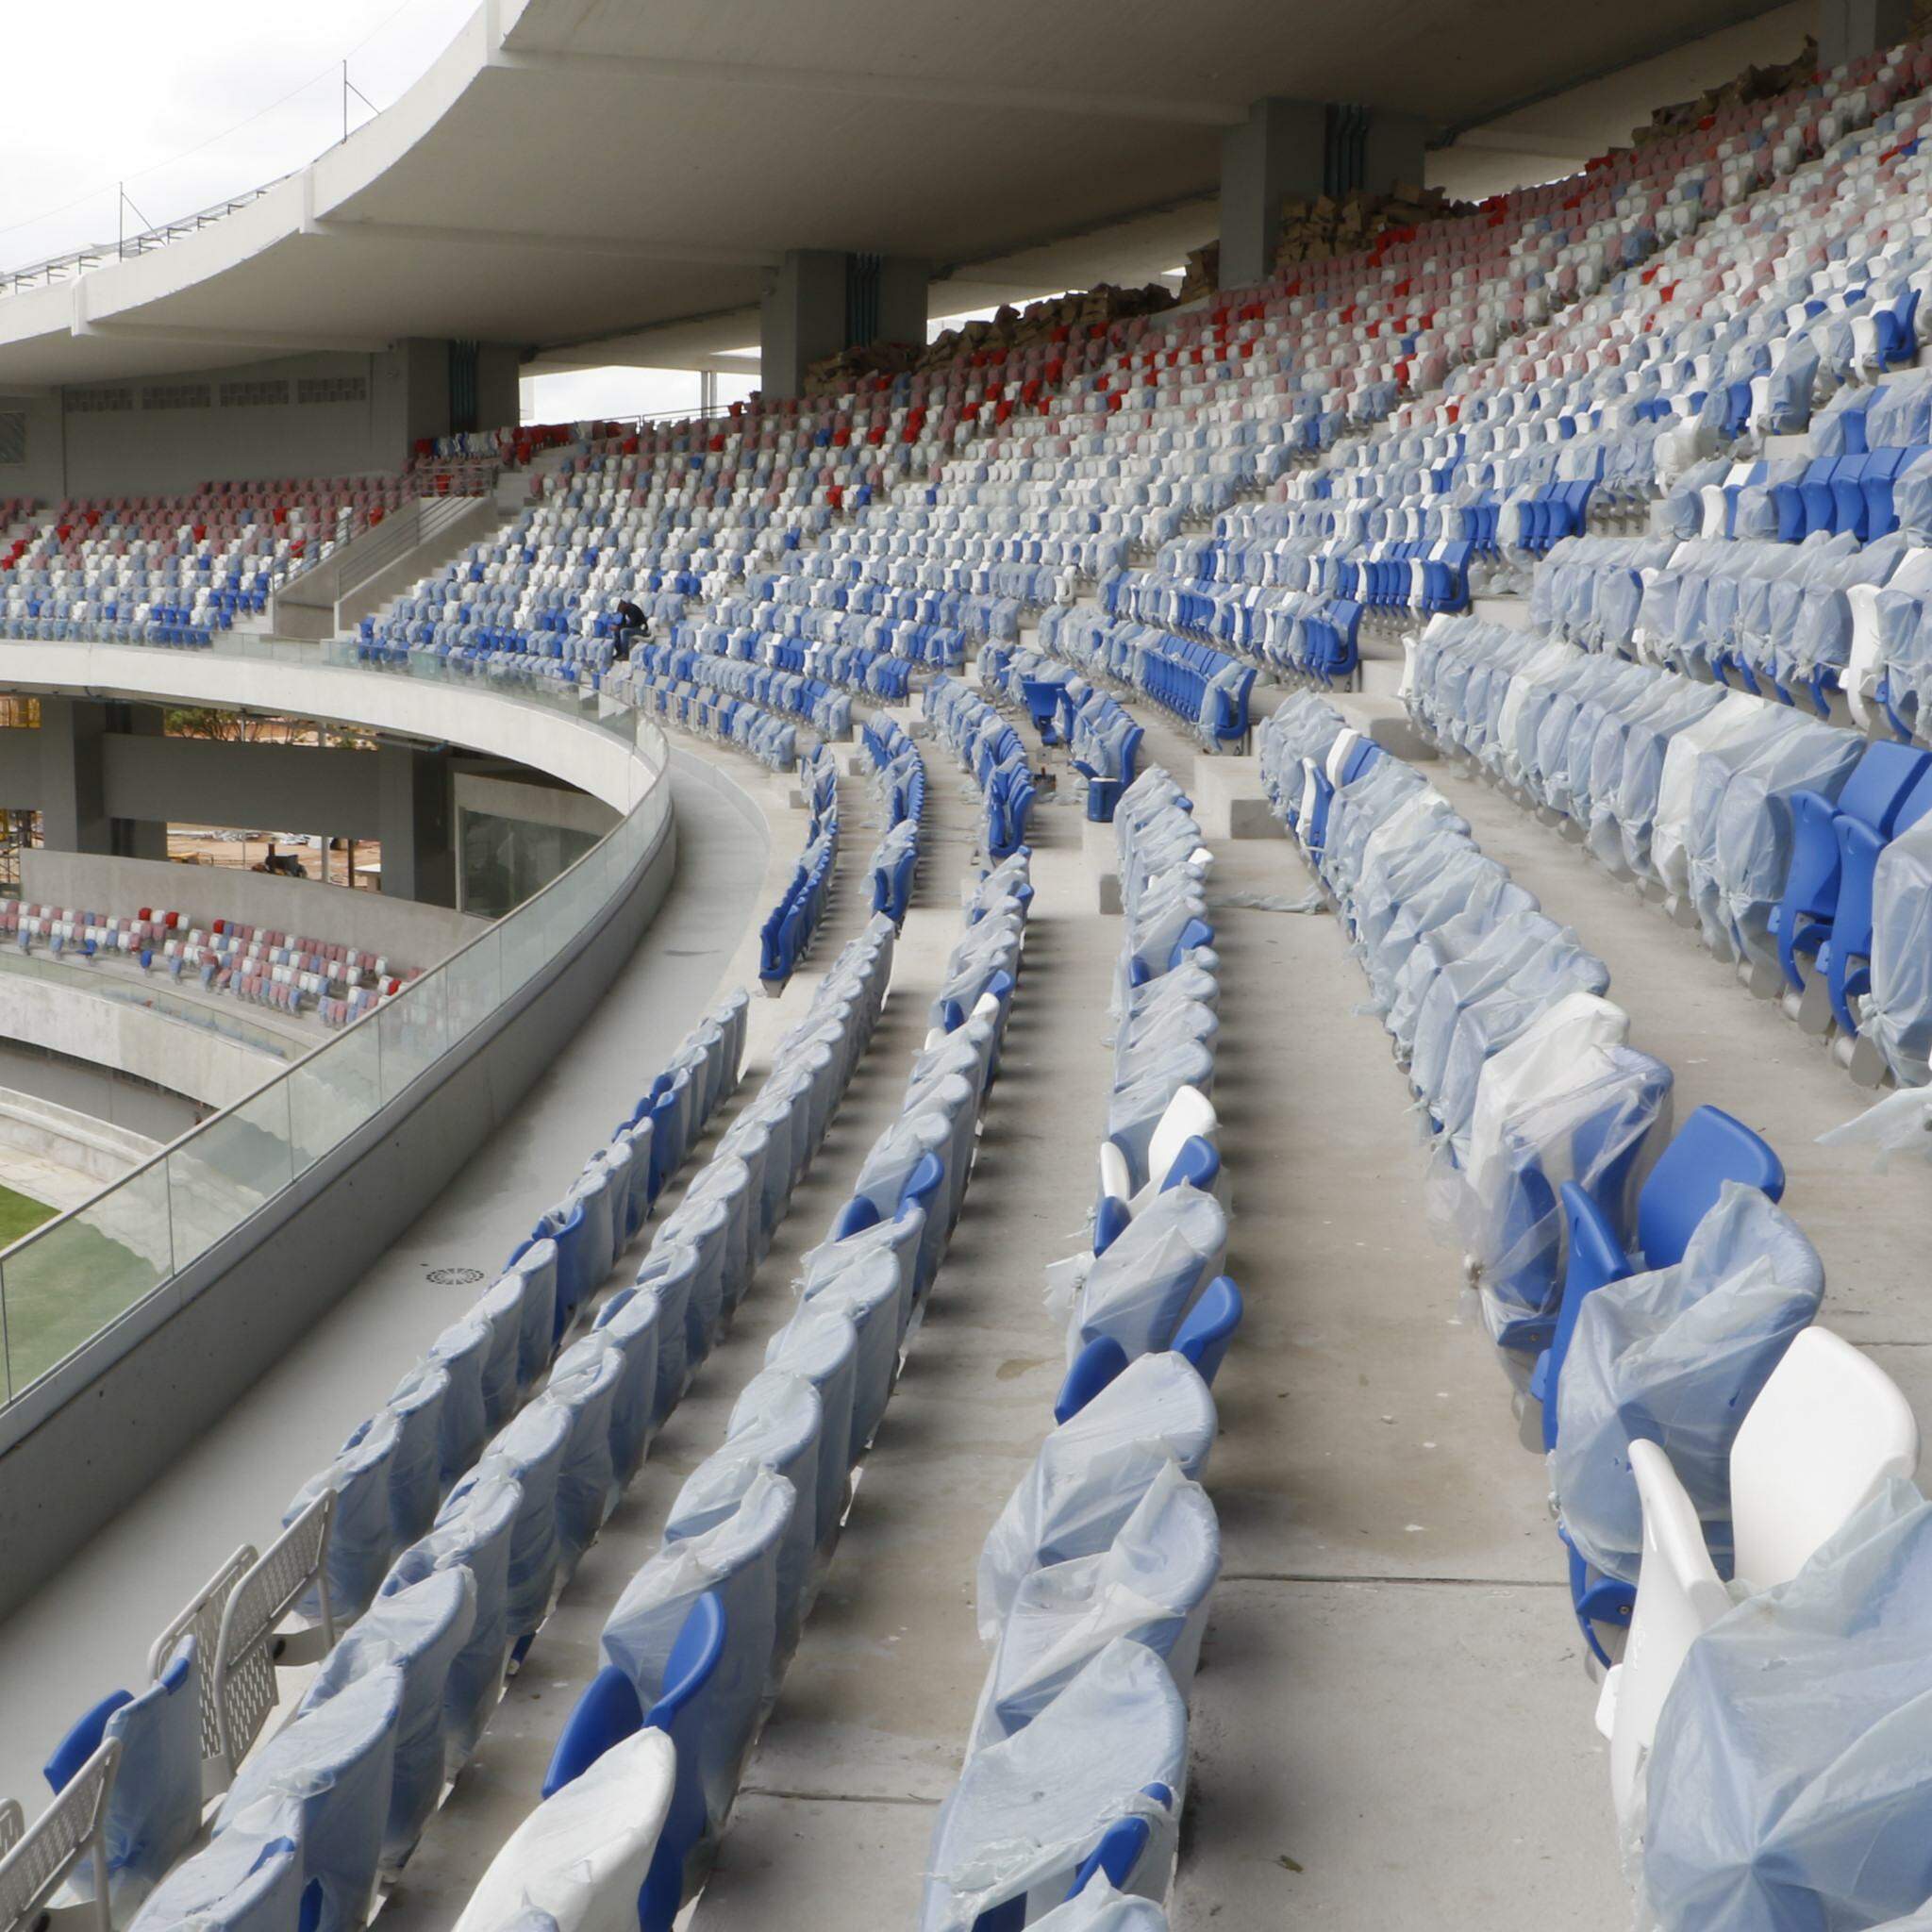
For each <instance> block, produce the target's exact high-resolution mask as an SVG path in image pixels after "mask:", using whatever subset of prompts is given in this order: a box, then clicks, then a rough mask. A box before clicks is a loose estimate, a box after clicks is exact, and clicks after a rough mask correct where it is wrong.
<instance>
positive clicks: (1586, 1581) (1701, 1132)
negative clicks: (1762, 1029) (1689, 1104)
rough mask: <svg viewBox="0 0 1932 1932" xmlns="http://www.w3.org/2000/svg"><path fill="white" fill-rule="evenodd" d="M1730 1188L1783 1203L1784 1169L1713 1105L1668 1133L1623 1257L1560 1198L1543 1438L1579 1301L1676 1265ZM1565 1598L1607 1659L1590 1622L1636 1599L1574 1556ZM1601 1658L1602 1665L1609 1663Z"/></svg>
mask: <svg viewBox="0 0 1932 1932" xmlns="http://www.w3.org/2000/svg"><path fill="white" fill-rule="evenodd" d="M1727 1182H1737V1183H1740V1184H1741V1185H1743V1186H1746V1187H1755V1188H1757V1189H1760V1190H1761V1191H1763V1192H1764V1194H1765V1195H1766V1196H1768V1197H1769V1198H1770V1199H1771V1200H1773V1201H1776V1200H1779V1199H1781V1198H1782V1197H1783V1194H1784V1191H1785V1170H1784V1163H1783V1162H1782V1161H1780V1160H1779V1159H1778V1158H1777V1155H1776V1153H1775V1152H1774V1149H1773V1148H1772V1146H1771V1145H1770V1143H1769V1142H1768V1141H1765V1140H1764V1139H1763V1138H1762V1137H1761V1136H1759V1135H1757V1134H1755V1133H1753V1132H1752V1130H1751V1129H1750V1128H1749V1127H1747V1126H1745V1125H1744V1124H1743V1123H1742V1122H1741V1121H1739V1120H1736V1119H1734V1118H1733V1117H1732V1116H1731V1115H1729V1114H1727V1113H1725V1112H1724V1111H1723V1109H1722V1108H1715V1107H1700V1108H1697V1109H1696V1111H1695V1112H1694V1113H1692V1114H1691V1117H1690V1118H1689V1119H1688V1120H1687V1121H1685V1123H1684V1124H1683V1125H1682V1126H1681V1127H1679V1128H1678V1130H1677V1132H1676V1133H1675V1135H1674V1136H1673V1138H1672V1141H1671V1144H1670V1145H1669V1146H1668V1147H1667V1148H1665V1150H1664V1152H1663V1154H1662V1155H1661V1156H1660V1157H1659V1158H1658V1160H1657V1165H1656V1166H1655V1167H1654V1168H1652V1169H1651V1171H1650V1174H1649V1176H1648V1177H1647V1178H1646V1179H1645V1181H1644V1183H1643V1187H1642V1190H1641V1192H1640V1193H1639V1195H1638V1198H1637V1248H1636V1252H1635V1253H1634V1254H1626V1253H1625V1252H1624V1248H1623V1245H1622V1243H1621V1242H1620V1241H1619V1240H1618V1238H1617V1231H1616V1229H1615V1228H1614V1227H1613V1226H1612V1225H1611V1224H1610V1223H1609V1221H1608V1219H1607V1217H1606V1215H1605V1214H1604V1212H1603V1209H1602V1208H1599V1207H1598V1206H1597V1204H1596V1203H1595V1202H1594V1201H1593V1200H1591V1197H1590V1196H1589V1195H1588V1194H1586V1193H1585V1192H1584V1191H1583V1190H1582V1189H1580V1188H1578V1187H1577V1186H1576V1185H1575V1184H1574V1182H1565V1183H1564V1185H1563V1187H1562V1189H1561V1191H1560V1193H1561V1199H1562V1204H1563V1212H1564V1218H1565V1220H1566V1222H1567V1223H1568V1233H1569V1244H1570V1245H1569V1265H1568V1268H1567V1271H1566V1273H1565V1274H1564V1279H1563V1300H1562V1304H1561V1307H1559V1308H1558V1310H1557V1327H1556V1333H1555V1336H1554V1337H1553V1339H1552V1340H1551V1342H1550V1345H1549V1347H1548V1348H1547V1349H1545V1350H1544V1351H1543V1353H1542V1355H1541V1357H1538V1360H1537V1364H1536V1369H1535V1371H1534V1373H1533V1374H1532V1375H1531V1377H1530V1393H1531V1394H1532V1395H1533V1396H1534V1397H1536V1399H1537V1400H1538V1401H1539V1402H1540V1403H1541V1405H1542V1417H1541V1421H1542V1441H1543V1448H1544V1450H1545V1451H1546V1452H1547V1451H1549V1450H1552V1449H1554V1448H1555V1447H1556V1445H1557V1409H1558V1406H1559V1405H1558V1399H1557V1398H1558V1391H1559V1388H1560V1385H1561V1379H1562V1372H1563V1358H1564V1357H1565V1356H1566V1355H1567V1354H1568V1352H1569V1348H1570V1342H1571V1339H1572V1337H1573V1336H1574V1333H1575V1329H1576V1322H1577V1317H1578V1315H1579V1313H1580V1312H1581V1310H1582V1307H1583V1305H1584V1303H1585V1302H1586V1301H1587V1300H1588V1298H1589V1297H1590V1295H1591V1293H1593V1292H1594V1291H1596V1290H1597V1289H1599V1288H1602V1287H1604V1286H1605V1285H1606V1284H1607V1283H1608V1282H1612V1281H1622V1280H1624V1278H1625V1277H1627V1276H1628V1275H1630V1274H1636V1273H1638V1272H1640V1271H1648V1270H1655V1269H1658V1268H1670V1267H1674V1266H1675V1265H1676V1263H1677V1262H1679V1261H1681V1260H1682V1259H1683V1257H1684V1249H1685V1247H1686V1245H1687V1244H1688V1243H1689V1241H1690V1239H1691V1235H1692V1233H1693V1232H1695V1230H1696V1227H1697V1224H1698V1223H1699V1222H1700V1221H1702V1220H1703V1219H1704V1217H1705V1215H1706V1214H1707V1212H1708V1211H1709V1210H1710V1209H1711V1208H1713V1207H1714V1206H1715V1205H1716V1204H1717V1199H1718V1196H1719V1194H1720V1193H1721V1192H1722V1191H1723V1190H1724V1186H1725V1184H1726V1183H1727ZM1570 1557H1571V1595H1572V1605H1573V1607H1574V1609H1575V1611H1576V1617H1577V1622H1578V1624H1579V1625H1580V1626H1581V1628H1582V1631H1583V1635H1584V1639H1585V1641H1587V1642H1588V1643H1589V1644H1590V1646H1591V1650H1592V1651H1594V1652H1595V1653H1596V1655H1597V1656H1598V1657H1605V1652H1604V1649H1603V1645H1602V1642H1601V1641H1600V1640H1599V1639H1598V1637H1597V1635H1596V1631H1595V1628H1594V1625H1596V1624H1627V1623H1628V1622H1629V1617H1630V1610H1631V1607H1632V1605H1633V1603H1634V1602H1635V1592H1634V1591H1633V1590H1632V1589H1631V1587H1630V1586H1629V1585H1627V1584H1624V1583H1621V1582H1618V1581H1616V1580H1615V1579H1607V1578H1600V1577H1597V1576H1595V1575H1594V1574H1593V1573H1591V1572H1590V1571H1589V1570H1588V1568H1587V1566H1586V1565H1585V1564H1584V1563H1583V1562H1582V1559H1581V1558H1580V1557H1577V1556H1576V1553H1575V1552H1574V1550H1572V1551H1571V1552H1570ZM1606 1660H1607V1658H1606Z"/></svg>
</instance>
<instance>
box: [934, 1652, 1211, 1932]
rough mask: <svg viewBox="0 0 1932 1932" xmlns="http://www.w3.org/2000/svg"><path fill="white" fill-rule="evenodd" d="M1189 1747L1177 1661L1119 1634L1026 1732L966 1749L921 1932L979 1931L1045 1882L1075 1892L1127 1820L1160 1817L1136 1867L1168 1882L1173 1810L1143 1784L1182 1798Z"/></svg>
mask: <svg viewBox="0 0 1932 1932" xmlns="http://www.w3.org/2000/svg"><path fill="white" fill-rule="evenodd" d="M1187 1747H1188V1713H1187V1707H1186V1706H1185V1705H1184V1704H1183V1703H1182V1701H1181V1696H1180V1692H1179V1691H1176V1690H1175V1689H1174V1679H1173V1678H1172V1677H1171V1676H1170V1675H1169V1674H1168V1671H1167V1666H1166V1665H1165V1664H1164V1663H1162V1662H1161V1660H1160V1659H1159V1658H1158V1657H1156V1656H1155V1655H1154V1653H1153V1652H1152V1651H1151V1650H1148V1649H1147V1648H1146V1647H1145V1646H1144V1645H1142V1644H1139V1643H1134V1642H1130V1641H1128V1640H1127V1639H1125V1638H1118V1639H1116V1640H1115V1641H1113V1642H1112V1643H1109V1644H1108V1647H1107V1648H1106V1649H1105V1650H1103V1651H1102V1652H1101V1653H1100V1655H1099V1656H1098V1657H1094V1658H1093V1659H1092V1661H1091V1663H1089V1664H1088V1665H1087V1667H1086V1668H1085V1669H1084V1670H1083V1671H1081V1672H1080V1674H1078V1676H1076V1677H1075V1678H1074V1681H1073V1682H1072V1683H1071V1684H1069V1685H1068V1686H1067V1688H1066V1689H1065V1690H1064V1691H1062V1692H1061V1693H1060V1695H1059V1696H1058V1698H1056V1699H1055V1700H1054V1702H1053V1703H1052V1704H1051V1705H1049V1706H1048V1707H1047V1708H1046V1709H1045V1710H1044V1711H1043V1712H1042V1713H1041V1715H1040V1717H1039V1718H1038V1719H1036V1720H1035V1721H1034V1722H1033V1723H1032V1724H1028V1725H1027V1726H1026V1728H1025V1729H1024V1730H1023V1731H1021V1732H1019V1733H1017V1734H1016V1735H1015V1736H1013V1737H1011V1738H1008V1739H1006V1740H1003V1741H1002V1742H1000V1743H997V1744H990V1745H988V1746H986V1747H985V1748H984V1749H982V1750H978V1751H975V1752H974V1753H973V1755H972V1756H971V1757H968V1758H967V1760H966V1765H965V1768H964V1769H963V1770H962V1771H961V1773H960V1774H959V1782H958V1786H957V1787H956V1788H955V1790H954V1791H953V1794H952V1796H951V1797H949V1798H948V1799H947V1800H946V1802H945V1805H944V1807H943V1808H942V1809H941V1812H940V1816H939V1821H938V1823H937V1824H936V1825H935V1826H934V1829H933V1837H932V1852H931V1856H930V1857H929V1859H928V1863H927V1873H928V1875H927V1878H926V1886H925V1895H924V1899H923V1901H922V1903H921V1907H920V1915H919V1923H920V1926H921V1928H922V1932H968V1928H969V1927H971V1926H972V1924H974V1921H975V1920H976V1919H977V1918H978V1917H979V1915H980V1913H981V1912H983V1911H986V1910H988V1909H990V1908H991V1907H993V1906H996V1905H999V1904H1001V1903H1003V1902H1004V1901H1006V1900H1008V1899H1010V1898H1017V1897H1020V1896H1022V1895H1023V1894H1025V1893H1028V1892H1034V1891H1036V1890H1037V1893H1038V1897H1039V1898H1040V1900H1041V1902H1044V1900H1045V1899H1046V1898H1047V1897H1048V1896H1049V1895H1050V1892H1051V1895H1053V1896H1056V1897H1060V1896H1064V1894H1065V1891H1066V1889H1067V1885H1068V1883H1069V1881H1070V1880H1071V1878H1072V1875H1073V1873H1074V1868H1075V1867H1076V1866H1077V1865H1078V1864H1079V1862H1080V1860H1081V1859H1082V1858H1083V1857H1086V1855H1087V1853H1088V1852H1090V1851H1091V1849H1092V1848H1093V1846H1094V1844H1095V1843H1097V1842H1098V1840H1099V1839H1100V1838H1101V1836H1102V1834H1103V1833H1104V1832H1105V1831H1106V1830H1107V1828H1108V1825H1110V1824H1114V1823H1115V1822H1116V1821H1117V1820H1120V1819H1123V1818H1132V1817H1144V1818H1146V1819H1148V1820H1149V1821H1150V1822H1151V1823H1152V1824H1153V1826H1154V1840H1155V1841H1154V1842H1153V1843H1151V1844H1150V1845H1149V1847H1148V1849H1147V1851H1146V1852H1145V1853H1144V1854H1143V1855H1142V1857H1141V1861H1140V1864H1139V1866H1138V1867H1137V1872H1136V1876H1137V1879H1138V1881H1139V1882H1140V1883H1142V1884H1148V1885H1153V1886H1156V1887H1158V1889H1159V1890H1161V1891H1163V1892H1164V1891H1165V1890H1166V1887H1167V1874H1168V1870H1169V1865H1170V1861H1171V1860H1172V1858H1173V1856H1174V1810H1173V1809H1170V1808H1165V1807H1160V1806H1158V1805H1157V1804H1156V1803H1155V1801H1154V1800H1152V1799H1151V1798H1147V1797H1145V1796H1143V1795H1142V1791H1143V1789H1144V1788H1145V1787H1146V1786H1149V1785H1156V1784H1159V1785H1165V1786H1166V1787H1167V1788H1168V1790H1170V1791H1172V1792H1173V1793H1174V1796H1175V1798H1176V1800H1178V1797H1179V1794H1180V1790H1181V1785H1182V1777H1183V1774H1184V1772H1185V1770H1186V1764H1187ZM1055 1888H1057V1890H1054V1889H1055Z"/></svg>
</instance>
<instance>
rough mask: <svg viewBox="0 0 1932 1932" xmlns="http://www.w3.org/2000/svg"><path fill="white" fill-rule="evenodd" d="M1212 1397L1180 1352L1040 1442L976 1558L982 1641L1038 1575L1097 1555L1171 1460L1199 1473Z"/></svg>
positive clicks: (1140, 1364)
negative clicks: (1024, 1584) (1049, 1567)
mask: <svg viewBox="0 0 1932 1932" xmlns="http://www.w3.org/2000/svg"><path fill="white" fill-rule="evenodd" d="M1214 1425H1215V1418H1214V1399H1213V1397H1212V1396H1211V1395H1209V1394H1208V1385H1207V1384H1206V1383H1205V1382H1203V1381H1202V1379H1201V1378H1200V1376H1199V1375H1198V1374H1195V1372H1194V1369H1193V1367H1192V1365H1191V1363H1190V1362H1189V1361H1188V1360H1187V1358H1186V1357H1183V1356H1178V1355H1174V1354H1173V1353H1172V1352H1169V1353H1166V1354H1162V1355H1143V1356H1142V1357H1141V1358H1140V1359H1139V1360H1138V1361H1134V1362H1129V1363H1128V1364H1127V1366H1126V1368H1125V1369H1124V1370H1123V1371H1122V1372H1121V1374H1119V1375H1117V1376H1116V1377H1115V1378H1114V1380H1113V1381H1112V1382H1110V1383H1109V1384H1108V1386H1107V1387H1106V1388H1105V1389H1103V1390H1102V1391H1100V1393H1099V1394H1098V1395H1096V1396H1095V1397H1094V1398H1093V1399H1092V1401H1091V1402H1090V1403H1088V1405H1087V1406H1086V1407H1085V1408H1083V1409H1081V1410H1080V1412H1079V1413H1078V1414H1077V1415H1075V1416H1073V1417H1071V1418H1070V1419H1069V1420H1068V1421H1066V1422H1064V1423H1062V1424H1060V1425H1059V1426H1058V1428H1056V1429H1055V1430H1054V1431H1053V1432H1052V1434H1051V1435H1049V1436H1048V1437H1047V1439H1046V1441H1044V1442H1042V1443H1041V1446H1040V1451H1039V1454H1038V1455H1037V1456H1036V1457H1034V1461H1033V1466H1032V1468H1031V1469H1030V1470H1029V1471H1028V1472H1027V1473H1026V1474H1025V1475H1024V1477H1022V1479H1021V1481H1020V1484H1019V1487H1018V1488H1017V1489H1015V1490H1014V1491H1013V1493H1012V1494H1011V1495H1010V1496H1009V1497H1008V1499H1007V1504H1006V1507H1005V1508H1003V1509H1002V1510H1001V1511H1000V1514H999V1518H998V1520H997V1521H996V1522H995V1523H994V1524H993V1526H992V1528H991V1531H990V1532H989V1534H988V1536H987V1539H986V1546H985V1548H984V1549H983V1550H982V1551H981V1552H980V1557H979V1572H978V1610H977V1614H978V1621H979V1636H980V1641H981V1642H983V1643H986V1644H988V1645H991V1644H992V1643H993V1642H994V1641H996V1640H997V1639H998V1636H999V1631H1000V1626H1001V1624H1004V1623H1005V1622H1006V1618H1007V1613H1008V1610H1010V1609H1011V1608H1012V1606H1013V1599H1014V1597H1015V1595H1017V1593H1018V1591H1019V1589H1020V1585H1021V1583H1022V1582H1023V1581H1024V1578H1025V1577H1027V1576H1028V1575H1030V1574H1032V1573H1033V1572H1034V1571H1035V1570H1038V1569H1040V1568H1041V1566H1042V1565H1045V1564H1049V1563H1060V1562H1065V1561H1066V1560H1067V1559H1068V1558H1069V1557H1090V1556H1093V1555H1095V1554H1096V1553H1098V1552H1099V1551H1101V1550H1104V1549H1105V1548H1106V1547H1107V1546H1108V1543H1110V1542H1111V1541H1113V1539H1114V1538H1115V1536H1117V1535H1118V1534H1119V1532H1120V1528H1121V1525H1122V1524H1124V1523H1125V1522H1126V1520H1127V1518H1128V1517H1129V1516H1131V1515H1132V1514H1133V1513H1134V1509H1135V1507H1136V1506H1137V1505H1138V1504H1139V1503H1140V1501H1141V1497H1142V1496H1144V1495H1145V1494H1146V1493H1147V1491H1148V1489H1149V1487H1150V1486H1151V1485H1152V1484H1153V1482H1154V1481H1155V1479H1156V1478H1157V1477H1158V1475H1159V1474H1160V1473H1161V1471H1162V1470H1163V1469H1165V1468H1166V1467H1167V1466H1168V1464H1170V1463H1174V1462H1177V1463H1179V1465H1180V1467H1181V1471H1182V1473H1183V1474H1186V1475H1189V1476H1198V1475H1199V1474H1200V1473H1201V1470H1202V1468H1203V1466H1204V1465H1205V1464H1206V1462H1207V1460H1208V1451H1209V1450H1210V1449H1211V1448H1212V1447H1213V1443H1214Z"/></svg>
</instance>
